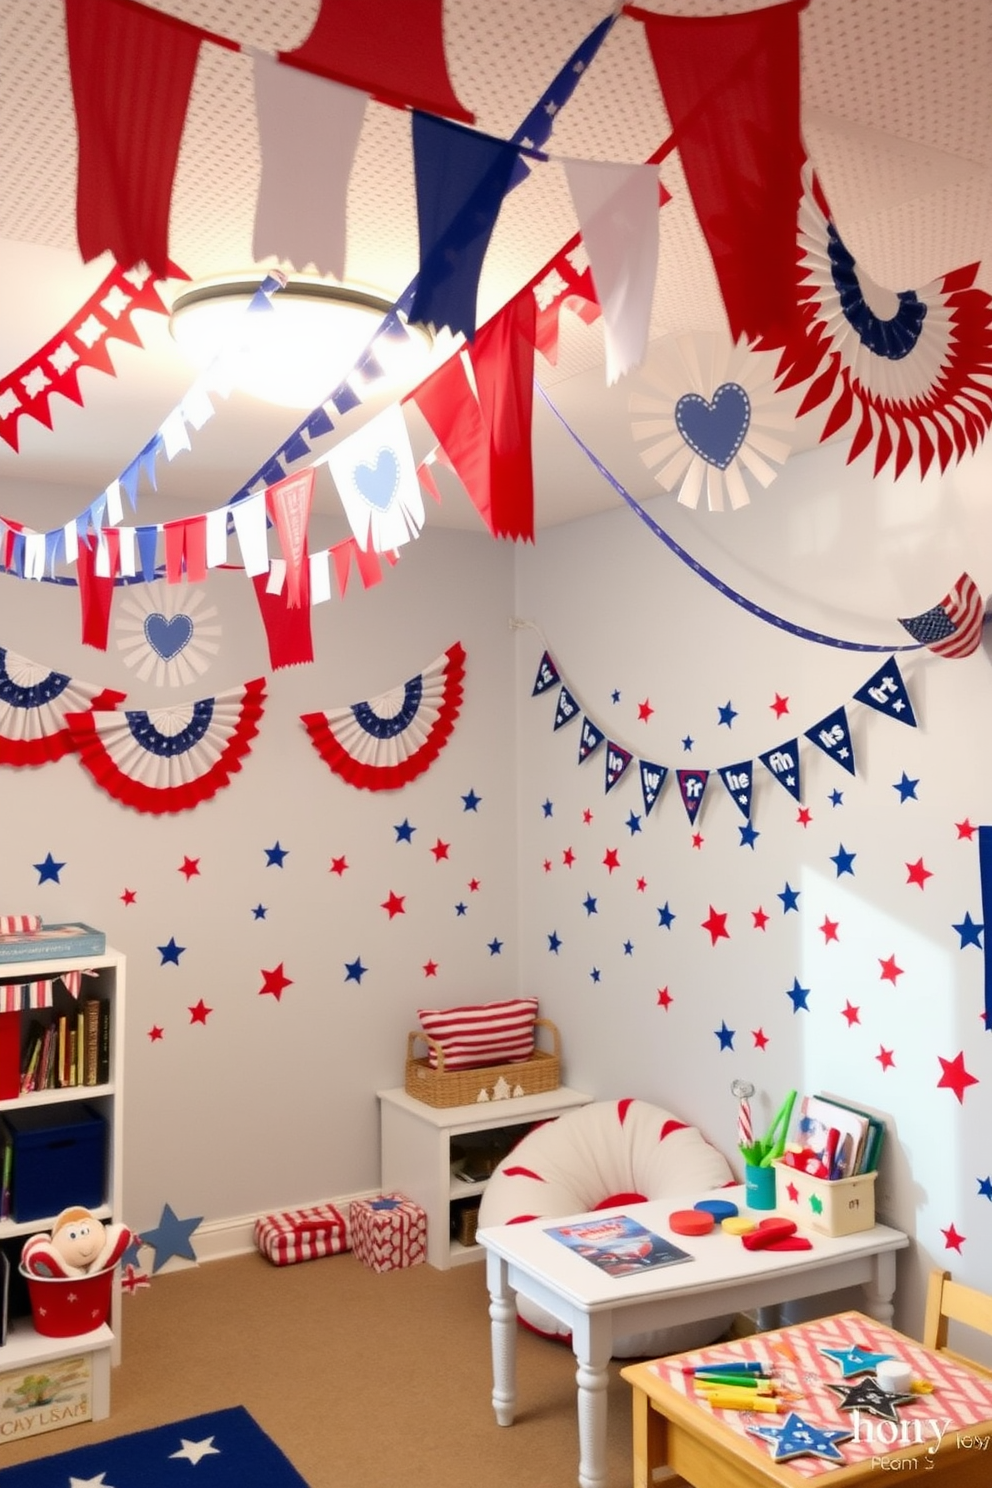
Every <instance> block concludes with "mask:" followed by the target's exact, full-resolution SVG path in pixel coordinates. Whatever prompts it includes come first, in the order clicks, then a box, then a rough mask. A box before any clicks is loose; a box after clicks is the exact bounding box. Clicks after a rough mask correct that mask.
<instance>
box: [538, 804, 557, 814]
mask: <svg viewBox="0 0 992 1488" xmlns="http://www.w3.org/2000/svg"><path fill="white" fill-rule="evenodd" d="M541 810H542V811H543V813H544V815H545V816H546V817H547V816H553V815H554V810H555V808H554V802H553V801H543V802H542V803H541Z"/></svg>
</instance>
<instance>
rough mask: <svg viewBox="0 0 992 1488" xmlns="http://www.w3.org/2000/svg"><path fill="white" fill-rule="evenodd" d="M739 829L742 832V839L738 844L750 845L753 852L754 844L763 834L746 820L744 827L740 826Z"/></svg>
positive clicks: (740, 845) (741, 845) (742, 845)
mask: <svg viewBox="0 0 992 1488" xmlns="http://www.w3.org/2000/svg"><path fill="white" fill-rule="evenodd" d="M737 830H738V832H740V834H741V840H740V842H739V843H738V846H739V847H749V848H750V849H751V851H752V852H753V851H754V844H755V843H756V842H757V840H758V838H759V837H760V836H761V833H760V832H759V831H757V830H756V829H755V828H754V827H753V826H752V824H751V823H750V822H745V823H744V825H743V826H742V827H738V828H737Z"/></svg>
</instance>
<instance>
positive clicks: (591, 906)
mask: <svg viewBox="0 0 992 1488" xmlns="http://www.w3.org/2000/svg"><path fill="white" fill-rule="evenodd" d="M582 908H583V909H584V910H585V912H586V914H587V915H594V914H598V913H599V910H598V909H597V908H596V901H595V899H594V898H593V896H592V895H591V894H587V895H586V897H585V898H584V899H583V901H582Z"/></svg>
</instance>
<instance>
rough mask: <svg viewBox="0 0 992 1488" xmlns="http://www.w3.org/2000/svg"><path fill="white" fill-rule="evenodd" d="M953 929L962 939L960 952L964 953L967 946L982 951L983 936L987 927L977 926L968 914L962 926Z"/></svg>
mask: <svg viewBox="0 0 992 1488" xmlns="http://www.w3.org/2000/svg"><path fill="white" fill-rule="evenodd" d="M951 929H952V930H956V931H957V933H958V935H959V936H960V937H961V945H960V946H959V948H958V949H959V950H962V951H963V950H964V948H965V946H969V945H973V946H977V947H978V949H979V950H981V949H982V942H981V934H982V931H983V930H984V929H985V926H984V925H979V924H976V922H975V921H974V920H973V919H972V918H971V915H970V914H967V913H966V914H965V917H964V919H963V920H962V921H961V923H960V925H952V926H951Z"/></svg>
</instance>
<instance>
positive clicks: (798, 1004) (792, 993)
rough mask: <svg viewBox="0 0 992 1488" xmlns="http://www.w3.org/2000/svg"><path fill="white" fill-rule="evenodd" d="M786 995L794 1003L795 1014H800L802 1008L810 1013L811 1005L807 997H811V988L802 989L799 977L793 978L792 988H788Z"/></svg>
mask: <svg viewBox="0 0 992 1488" xmlns="http://www.w3.org/2000/svg"><path fill="white" fill-rule="evenodd" d="M785 995H786V997H788V998H789V999H790V1001H791V1002H792V1011H793V1013H798V1012H799V1009H800V1008H803V1009H804V1010H805V1011H806V1012H809V1004H808V1002H807V1001H806V999H807V997H808V996H809V988H808V987H800V985H799V978H798V977H793V979H792V986H791V987H789V988H788V990H787V991H786V994H785Z"/></svg>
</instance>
